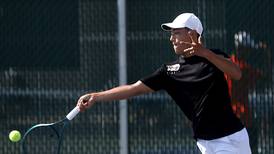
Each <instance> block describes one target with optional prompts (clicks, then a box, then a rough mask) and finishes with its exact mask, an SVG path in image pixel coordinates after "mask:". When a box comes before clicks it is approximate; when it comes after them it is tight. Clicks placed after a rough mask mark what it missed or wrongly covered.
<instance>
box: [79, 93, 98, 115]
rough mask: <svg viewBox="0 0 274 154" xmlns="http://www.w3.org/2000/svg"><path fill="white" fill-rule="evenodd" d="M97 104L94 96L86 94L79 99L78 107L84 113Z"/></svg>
mask: <svg viewBox="0 0 274 154" xmlns="http://www.w3.org/2000/svg"><path fill="white" fill-rule="evenodd" d="M94 103H95V97H94V95H93V94H85V95H83V96H81V97H80V98H79V99H78V102H77V106H79V108H80V111H81V112H83V111H85V110H86V109H88V108H90V107H91V106H92V105H93V104H94Z"/></svg>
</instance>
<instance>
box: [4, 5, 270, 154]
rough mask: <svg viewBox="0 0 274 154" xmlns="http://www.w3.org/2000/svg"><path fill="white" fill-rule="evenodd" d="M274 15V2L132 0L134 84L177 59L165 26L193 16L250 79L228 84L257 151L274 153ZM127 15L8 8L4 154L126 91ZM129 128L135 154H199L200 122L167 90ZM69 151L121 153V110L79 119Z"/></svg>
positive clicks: (135, 114)
mask: <svg viewBox="0 0 274 154" xmlns="http://www.w3.org/2000/svg"><path fill="white" fill-rule="evenodd" d="M272 8H274V1H271V0H264V1H259V0H248V1H246V0H245V1H244V0H237V1H236V0H231V1H224V0H207V1H206V0H196V1H187V0H175V1H163V0H150V1H145V0H140V1H134V0H128V1H126V12H127V14H126V17H127V18H126V20H127V38H126V39H127V75H128V83H133V82H135V81H137V80H138V79H140V78H141V77H143V76H145V75H148V74H150V73H152V72H153V71H154V70H155V69H157V68H158V67H159V66H160V65H161V63H163V62H167V61H172V60H173V59H174V58H176V57H175V55H174V53H173V49H172V46H171V44H170V43H169V34H168V33H165V32H163V31H162V30H161V29H160V25H161V23H164V22H169V21H172V20H173V19H174V17H176V16H177V15H178V14H180V13H182V12H193V13H195V14H196V15H197V16H198V17H199V18H200V19H201V21H202V23H203V25H204V34H203V36H204V38H203V42H204V45H205V46H206V47H208V48H220V49H222V50H223V51H225V52H226V53H228V54H229V55H231V57H232V59H233V60H234V61H235V62H236V63H238V64H239V65H240V67H241V69H242V71H243V77H242V79H241V80H240V81H231V80H228V83H229V87H230V90H231V95H232V105H233V109H234V110H235V113H236V114H237V115H238V116H239V117H240V118H241V119H242V121H243V122H244V123H245V124H246V126H247V129H248V131H249V134H250V143H251V147H252V151H253V153H254V154H272V153H274V151H273V149H274V143H273V142H274V141H273V138H274V136H273V130H274V129H273V122H274V121H273V120H274V117H273V116H274V115H273V109H274V105H273V102H274V101H273V99H274V98H273V83H272V82H273V81H272V78H273V71H272V66H273V64H272V57H273V56H272V52H273V48H274V47H273V46H274V45H273V41H272V40H273V39H272V38H271V36H273V30H272V27H274V22H273V15H274V11H273V9H272ZM117 12H118V9H117V1H113V0H90V1H88V0H79V1H73V0H40V1H36V0H27V1H18V0H1V1H0V20H1V23H0V42H1V43H0V104H1V106H0V110H1V112H0V153H3V154H6V153H7V154H8V153H12V154H17V153H18V154H19V153H20V144H19V143H11V142H10V141H9V140H8V133H9V132H10V131H11V130H13V129H18V130H20V131H21V132H22V133H24V132H25V131H26V130H27V128H29V127H30V126H32V125H33V124H36V123H41V122H45V123H48V122H53V121H56V120H59V119H60V118H62V117H63V116H64V115H66V114H67V112H68V111H70V109H72V108H73V107H74V105H75V104H76V101H77V99H78V97H79V96H81V94H84V93H86V92H91V91H101V90H106V89H109V88H111V87H114V86H118V85H119V77H118V72H119V68H118V61H119V58H118V31H117V30H118V24H117V21H118V15H117ZM128 129H129V131H128V138H129V140H128V142H129V144H128V145H129V147H128V149H129V153H131V154H179V153H180V154H182V153H184V154H198V153H199V151H198V149H197V147H196V144H195V141H194V140H193V139H192V131H191V127H190V122H189V121H188V120H187V119H186V118H185V117H184V115H183V113H182V112H181V111H180V109H179V108H178V107H177V106H176V105H175V103H174V102H173V101H172V99H171V98H170V97H169V96H168V95H166V94H165V93H164V92H159V93H155V94H149V95H144V96H138V97H134V98H131V99H129V100H128ZM34 143H35V142H34ZM63 145H66V146H63V153H66V154H70V153H71V154H76V153H81V154H83V153H96V154H105V153H109V154H116V153H119V150H120V148H119V105H118V102H116V101H114V102H112V103H102V104H96V105H95V106H94V107H93V108H91V109H90V110H89V111H87V112H85V113H82V114H81V115H80V116H78V117H77V118H76V119H75V120H74V121H73V122H72V125H70V128H69V129H68V130H67V131H66V136H65V140H64V143H63ZM44 150H45V151H43V149H40V151H39V153H46V152H47V151H46V149H44Z"/></svg>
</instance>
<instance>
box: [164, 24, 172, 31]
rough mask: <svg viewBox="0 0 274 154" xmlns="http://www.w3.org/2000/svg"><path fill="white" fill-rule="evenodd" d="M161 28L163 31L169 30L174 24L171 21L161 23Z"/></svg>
mask: <svg viewBox="0 0 274 154" xmlns="http://www.w3.org/2000/svg"><path fill="white" fill-rule="evenodd" d="M161 28H162V29H163V30H164V31H171V29H173V28H174V25H173V23H164V24H162V25H161Z"/></svg>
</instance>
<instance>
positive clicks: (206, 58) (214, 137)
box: [77, 13, 251, 154]
mask: <svg viewBox="0 0 274 154" xmlns="http://www.w3.org/2000/svg"><path fill="white" fill-rule="evenodd" d="M161 27H162V29H163V30H165V31H169V32H170V33H171V36H170V41H171V43H172V45H173V48H174V51H175V53H176V54H177V55H178V59H177V60H175V61H174V62H171V63H165V64H163V65H162V66H161V67H160V68H159V69H158V70H156V71H155V72H154V73H152V74H150V75H148V76H146V77H144V78H142V79H140V80H139V81H137V82H136V83H133V84H129V85H122V86H119V87H115V88H113V89H110V90H106V91H102V92H94V93H89V94H85V95H83V96H81V97H80V98H79V100H78V103H77V105H78V106H80V110H81V111H84V110H86V109H87V108H89V107H91V106H92V105H93V104H94V103H95V102H100V101H112V100H120V99H127V98H129V97H132V96H136V95H140V94H145V93H150V92H156V91H159V90H165V91H166V92H167V93H168V94H169V95H170V96H171V97H172V98H173V100H174V101H175V102H176V104H177V105H178V106H179V107H180V108H181V110H182V111H183V112H184V114H185V115H186V117H187V118H188V119H189V120H190V121H191V122H192V129H193V133H194V139H195V140H196V141H197V146H198V147H199V149H200V151H201V153H202V154H250V153H251V150H250V145H249V137H248V133H247V130H246V129H245V127H244V125H243V124H242V123H241V121H240V119H238V118H237V116H236V115H235V114H234V113H233V111H232V107H231V100H230V95H229V92H228V85H227V81H226V78H225V75H227V76H229V77H230V78H232V79H235V80H239V79H240V78H241V70H240V68H239V67H238V66H237V65H236V64H234V63H233V62H232V61H231V60H230V59H229V57H228V55H227V54H225V53H224V52H222V51H220V50H216V49H207V48H205V47H204V46H203V45H202V42H201V35H202V32H203V26H202V24H201V22H200V20H199V19H198V18H197V17H196V16H195V15H194V14H193V13H183V14H180V15H179V16H177V17H176V18H175V19H174V20H173V22H171V23H164V24H162V25H161ZM87 95H90V96H91V97H90V99H89V100H85V99H84V98H85V96H87Z"/></svg>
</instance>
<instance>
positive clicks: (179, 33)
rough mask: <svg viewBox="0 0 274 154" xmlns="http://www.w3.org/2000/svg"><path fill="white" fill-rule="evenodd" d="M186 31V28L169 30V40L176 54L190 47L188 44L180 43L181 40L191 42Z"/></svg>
mask: <svg viewBox="0 0 274 154" xmlns="http://www.w3.org/2000/svg"><path fill="white" fill-rule="evenodd" d="M188 31H189V29H187V28H180V29H172V30H171V36H170V41H171V43H172V45H173V48H174V51H175V53H176V54H178V55H180V54H182V53H183V51H184V50H185V49H187V48H190V45H187V44H185V43H182V42H189V43H191V39H190V37H189V35H188Z"/></svg>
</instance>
